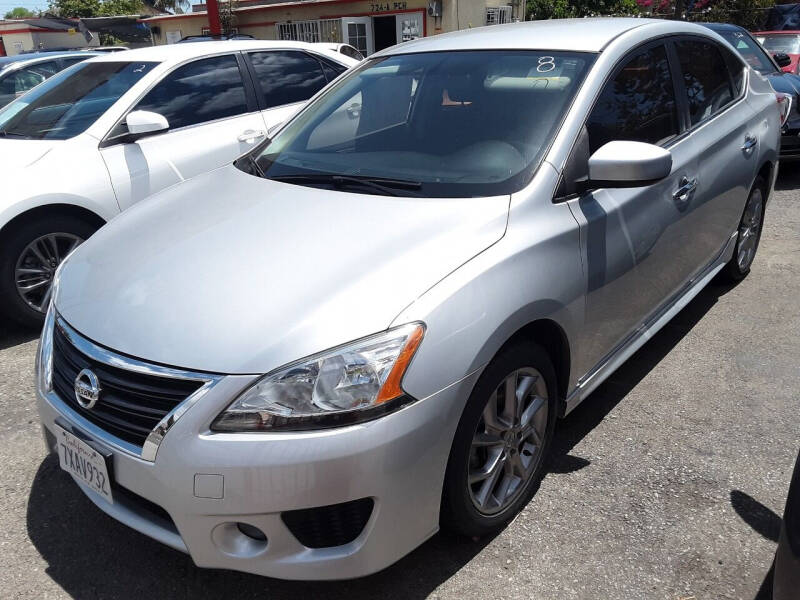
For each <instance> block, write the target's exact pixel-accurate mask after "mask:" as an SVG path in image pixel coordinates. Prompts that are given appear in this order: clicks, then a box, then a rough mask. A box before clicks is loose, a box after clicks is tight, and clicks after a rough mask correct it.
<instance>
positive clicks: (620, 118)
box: [586, 46, 678, 152]
mask: <svg viewBox="0 0 800 600" xmlns="http://www.w3.org/2000/svg"><path fill="white" fill-rule="evenodd" d="M586 127H587V130H588V132H589V147H590V152H594V151H595V150H597V149H598V148H600V147H601V146H603V145H604V144H606V143H608V142H610V141H612V140H626V141H635V142H647V143H650V144H660V143H664V142H666V141H668V140H669V139H671V138H673V137H675V136H676V135H678V110H677V106H676V104H675V88H674V86H673V84H672V75H671V73H670V70H669V61H668V60H667V51H666V48H665V47H664V46H655V47H653V48H650V49H648V50H645V51H643V52H640V53H638V54H636V55H635V56H634V57H633V58H631V59H629V60H628V62H627V63H626V64H625V65H624V66H623V67H622V69H621V70H620V71H619V72H618V73H617V74H616V76H615V77H614V79H612V80H611V81H609V82H608V83H607V84H606V87H605V88H604V89H603V91H602V92H601V94H600V97H599V98H598V100H597V104H595V107H594V108H593V109H592V114H591V115H589V120H588V122H587V123H586Z"/></svg>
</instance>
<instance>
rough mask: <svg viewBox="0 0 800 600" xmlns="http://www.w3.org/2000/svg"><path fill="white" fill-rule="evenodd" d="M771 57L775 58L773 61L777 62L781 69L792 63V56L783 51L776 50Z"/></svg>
mask: <svg viewBox="0 0 800 600" xmlns="http://www.w3.org/2000/svg"><path fill="white" fill-rule="evenodd" d="M772 58H774V59H775V62H776V63H778V66H779V67H780V68H781V69H782V68H783V67H788V66H789V65H790V64H792V58H791V57H790V56H789V55H788V54H786V53H785V52H776V53H775V54H773V55H772Z"/></svg>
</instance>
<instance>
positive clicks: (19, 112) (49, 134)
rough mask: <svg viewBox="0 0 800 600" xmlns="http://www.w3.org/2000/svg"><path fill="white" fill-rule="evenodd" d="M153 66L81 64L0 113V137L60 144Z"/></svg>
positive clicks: (150, 63) (53, 78)
mask: <svg viewBox="0 0 800 600" xmlns="http://www.w3.org/2000/svg"><path fill="white" fill-rule="evenodd" d="M157 64H158V63H155V62H135V63H132V62H82V63H79V64H77V65H74V66H73V67H70V68H69V69H66V70H65V71H62V72H61V73H59V74H57V75H55V76H53V77H51V78H50V79H48V80H47V81H45V82H44V83H42V84H41V85H39V86H37V87H35V88H33V89H32V90H31V91H30V92H28V93H27V94H25V95H23V96H21V97H20V98H18V99H16V100H15V101H14V102H12V103H10V104H8V105H7V106H6V107H4V108H3V109H2V110H0V137H9V138H24V139H34V140H42V139H49V140H66V139H68V138H71V137H74V136H76V135H78V134H79V133H82V132H84V131H85V130H86V129H87V128H88V127H89V126H90V125H91V124H92V123H94V122H95V121H96V120H97V119H98V118H99V117H100V116H101V115H102V114H103V113H104V112H106V110H108V109H109V108H110V107H111V105H112V104H114V103H115V102H116V101H117V100H119V98H120V96H122V94H124V93H125V92H127V91H128V90H129V89H130V88H131V86H133V85H134V84H135V83H136V82H137V81H139V80H140V79H141V78H142V77H144V76H145V75H146V74H147V73H149V72H150V71H151V70H152V69H153V67H155V65H157Z"/></svg>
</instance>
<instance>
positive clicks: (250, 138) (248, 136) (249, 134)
mask: <svg viewBox="0 0 800 600" xmlns="http://www.w3.org/2000/svg"><path fill="white" fill-rule="evenodd" d="M264 137H267V132H266V131H263V130H262V129H259V130H258V131H255V130H253V129H246V130H245V131H243V132H242V133H240V134H239V137H237V138H236V139H237V140H239V141H240V142H244V143H245V144H253V143H255V141H256V140H257V139H260V138H264Z"/></svg>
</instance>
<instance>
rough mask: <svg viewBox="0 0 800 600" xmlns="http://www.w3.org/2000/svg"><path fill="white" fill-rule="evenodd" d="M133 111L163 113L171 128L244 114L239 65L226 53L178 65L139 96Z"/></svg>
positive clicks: (244, 99) (244, 104) (245, 105)
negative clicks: (142, 96) (140, 97)
mask: <svg viewBox="0 0 800 600" xmlns="http://www.w3.org/2000/svg"><path fill="white" fill-rule="evenodd" d="M136 110H149V111H152V112H156V113H158V114H160V115H163V116H165V117H166V118H167V121H169V127H170V129H177V128H179V127H187V126H189V125H197V124H198V123H205V122H207V121H213V120H215V119H222V118H224V117H232V116H234V115H240V114H243V113H245V112H247V99H246V96H245V92H244V85H243V84H242V76H241V73H240V72H239V64H238V63H237V62H236V58H235V57H234V56H233V55H231V54H228V55H225V56H215V57H214V58H205V59H203V60H196V61H194V62H191V63H189V64H187V65H184V66H182V67H178V68H177V69H175V70H174V71H173V72H172V73H170V74H169V75H167V76H166V77H165V78H164V79H163V80H162V81H161V82H160V83H158V84H157V85H156V86H155V87H154V88H153V89H152V90H150V91H149V92H148V93H147V95H146V96H145V97H144V98H142V100H141V101H140V102H139V104H138V105H137V106H136Z"/></svg>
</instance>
